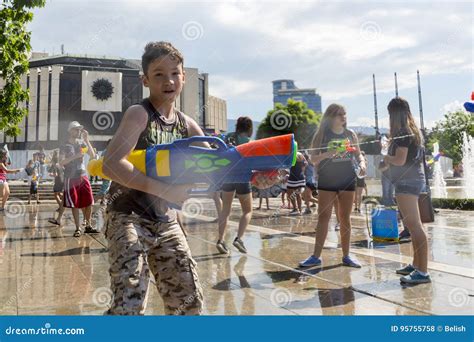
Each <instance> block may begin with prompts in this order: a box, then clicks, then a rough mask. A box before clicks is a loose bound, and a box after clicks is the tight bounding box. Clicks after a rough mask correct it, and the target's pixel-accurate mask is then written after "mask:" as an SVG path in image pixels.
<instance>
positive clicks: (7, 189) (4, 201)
mask: <svg viewBox="0 0 474 342" xmlns="http://www.w3.org/2000/svg"><path fill="white" fill-rule="evenodd" d="M0 192H1V193H2V194H3V195H2V208H5V205H6V204H7V201H8V197H10V187H9V186H8V183H3V186H2V189H1V190H0Z"/></svg>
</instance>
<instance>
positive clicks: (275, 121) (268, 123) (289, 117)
mask: <svg viewBox="0 0 474 342" xmlns="http://www.w3.org/2000/svg"><path fill="white" fill-rule="evenodd" d="M320 121H321V114H320V113H315V112H314V111H313V110H311V109H308V106H307V105H306V103H304V102H302V101H295V100H292V99H288V102H287V103H286V105H283V104H281V103H277V104H276V106H275V108H274V109H271V110H269V111H268V113H267V116H266V117H265V119H264V120H263V121H262V122H261V123H260V125H259V126H258V130H257V139H263V138H268V137H273V136H277V135H282V134H289V133H293V134H294V135H295V139H296V141H297V142H298V147H299V148H309V147H310V145H311V141H312V139H313V135H314V133H315V132H316V130H317V128H318V124H319V122H320Z"/></svg>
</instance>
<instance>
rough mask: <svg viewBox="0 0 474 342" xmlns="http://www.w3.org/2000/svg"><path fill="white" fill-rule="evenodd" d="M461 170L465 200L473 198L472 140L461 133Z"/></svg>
mask: <svg viewBox="0 0 474 342" xmlns="http://www.w3.org/2000/svg"><path fill="white" fill-rule="evenodd" d="M462 140H463V142H462V168H463V181H462V183H463V188H464V197H465V198H474V138H473V137H471V136H469V135H467V133H466V132H464V133H463V139H462Z"/></svg>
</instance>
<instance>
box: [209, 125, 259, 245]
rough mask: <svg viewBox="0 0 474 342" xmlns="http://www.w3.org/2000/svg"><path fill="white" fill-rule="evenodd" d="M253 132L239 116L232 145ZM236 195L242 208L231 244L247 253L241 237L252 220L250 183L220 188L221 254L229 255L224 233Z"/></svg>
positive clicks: (243, 140)
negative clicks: (237, 228)
mask: <svg viewBox="0 0 474 342" xmlns="http://www.w3.org/2000/svg"><path fill="white" fill-rule="evenodd" d="M252 132H253V123H252V119H250V118H249V117H247V116H241V117H240V118H238V119H237V123H236V125H235V134H234V135H233V136H232V139H231V140H232V144H234V145H236V146H237V145H241V144H245V143H247V142H249V141H250V137H251V136H252ZM236 194H237V198H238V199H239V202H240V207H241V208H242V215H241V216H240V220H239V230H238V231H237V236H236V237H235V239H234V242H233V243H232V244H233V245H234V247H235V248H237V249H238V250H239V251H240V252H241V253H247V249H246V248H245V245H244V242H243V241H242V237H243V236H244V233H245V230H246V229H247V226H248V225H249V223H250V220H251V218H252V189H251V187H250V183H231V184H224V185H223V186H222V211H221V213H220V215H219V238H218V239H217V243H216V248H217V249H218V250H219V252H220V253H222V254H229V253H230V251H229V249H228V248H227V244H226V243H225V240H224V237H225V231H226V228H227V223H228V222H229V216H230V211H231V209H232V201H233V200H234V196H235V195H236Z"/></svg>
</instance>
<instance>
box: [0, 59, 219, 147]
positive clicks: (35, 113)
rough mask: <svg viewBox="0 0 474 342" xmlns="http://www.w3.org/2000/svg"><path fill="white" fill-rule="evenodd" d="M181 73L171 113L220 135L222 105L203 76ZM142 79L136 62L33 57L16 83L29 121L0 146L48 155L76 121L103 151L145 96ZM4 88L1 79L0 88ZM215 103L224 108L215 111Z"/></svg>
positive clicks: (189, 71) (3, 138) (1, 140)
mask: <svg viewBox="0 0 474 342" xmlns="http://www.w3.org/2000/svg"><path fill="white" fill-rule="evenodd" d="M35 57H36V58H35ZM185 72H186V83H185V86H184V89H183V92H182V93H181V95H180V96H179V98H178V99H177V100H176V107H177V108H178V109H179V110H180V111H182V112H184V113H186V114H187V115H189V116H191V117H192V118H193V119H194V120H196V122H198V123H199V125H200V126H201V127H202V128H203V129H204V130H205V131H212V132H214V130H216V129H217V130H219V131H223V130H225V129H226V128H227V127H226V126H227V125H226V124H225V122H227V111H226V106H225V101H224V100H221V99H217V98H215V97H213V96H210V95H209V93H208V75H207V74H201V73H199V71H198V69H196V68H185ZM141 77H142V72H141V65H140V61H137V60H126V59H120V58H105V57H102V58H94V57H86V56H68V55H61V56H52V57H48V56H44V55H43V56H38V55H34V57H33V59H32V60H30V69H29V73H28V74H27V75H24V76H23V78H22V80H21V84H22V87H23V88H24V89H28V90H29V93H30V98H29V101H28V102H27V103H24V104H22V106H24V107H26V108H27V109H28V116H27V117H25V118H24V119H23V121H22V122H21V123H20V129H21V134H20V135H19V136H17V137H14V138H12V137H6V136H4V134H3V132H0V144H4V143H7V144H8V148H9V149H10V150H39V149H40V148H41V147H43V148H44V149H45V150H52V149H55V148H57V147H58V146H59V145H60V144H62V143H63V142H64V141H66V140H67V127H68V125H69V123H70V122H71V121H74V120H76V121H79V122H80V123H81V124H83V125H84V127H85V129H86V130H87V131H88V132H89V135H90V140H91V142H92V143H93V145H94V147H96V148H97V150H99V151H100V150H103V149H104V148H105V145H106V142H107V140H109V139H110V138H112V136H113V135H114V133H115V131H116V130H117V128H118V125H119V124H120V121H121V119H122V116H123V112H124V111H125V110H126V109H127V108H128V107H129V106H131V105H133V104H136V103H138V102H140V101H141V100H142V99H143V98H145V97H147V96H148V95H149V91H148V88H146V87H144V86H143V84H142V81H141ZM3 85H4V82H3V80H2V79H0V88H2V87H3ZM216 101H220V102H223V103H224V105H221V106H219V107H217V109H215V108H216V106H215V105H214V103H215V102H216ZM211 108H213V109H212V110H211ZM0 111H1V109H0ZM216 118H225V120H221V119H216ZM223 122H224V123H223Z"/></svg>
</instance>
